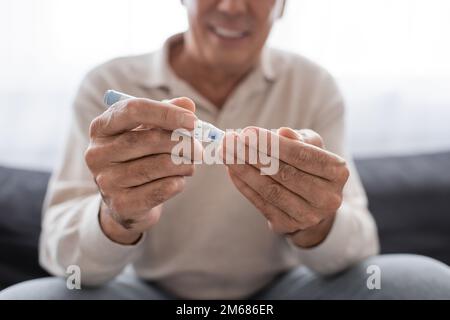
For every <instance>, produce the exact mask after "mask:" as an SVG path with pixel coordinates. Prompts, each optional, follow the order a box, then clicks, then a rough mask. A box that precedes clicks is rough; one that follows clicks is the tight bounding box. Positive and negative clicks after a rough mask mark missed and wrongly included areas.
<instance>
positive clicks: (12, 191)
mask: <svg viewBox="0 0 450 320" xmlns="http://www.w3.org/2000/svg"><path fill="white" fill-rule="evenodd" d="M356 164H357V167H358V170H359V172H360V174H361V178H362V180H363V183H364V186H365V188H366V191H367V194H368V196H369V202H370V209H371V211H372V213H373V215H374V217H375V219H376V221H377V224H378V228H379V234H380V239H381V248H382V252H383V253H396V252H403V253H418V254H424V255H427V256H431V257H434V258H436V259H439V260H441V261H443V262H445V263H447V264H450V152H447V153H439V154H427V155H416V156H408V157H388V158H379V159H361V160H357V161H356ZM48 178H49V174H48V173H47V172H36V171H26V170H18V169H11V168H4V167H0V188H1V189H0V289H1V288H3V287H6V286H9V285H11V284H14V283H17V282H20V281H24V280H28V279H32V278H36V277H42V276H46V275H47V274H46V272H45V271H44V270H42V269H41V268H40V267H39V264H38V252H37V245H38V237H39V232H40V218H41V212H40V210H41V205H42V201H43V198H44V194H45V189H46V186H47V181H48Z"/></svg>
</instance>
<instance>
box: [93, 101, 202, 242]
mask: <svg viewBox="0 0 450 320" xmlns="http://www.w3.org/2000/svg"><path fill="white" fill-rule="evenodd" d="M194 112H195V105H194V103H193V102H192V101H191V100H190V99H188V98H177V99H173V100H171V101H169V102H168V103H162V102H158V101H153V100H149V99H129V100H125V101H121V102H118V103H116V104H115V105H113V106H112V107H111V108H109V109H108V110H107V111H105V112H104V113H103V114H101V115H100V116H98V117H97V118H95V119H94V120H93V121H92V123H91V126H90V133H89V134H90V145H89V148H88V149H87V150H86V153H85V160H86V163H87V166H88V167H89V170H90V171H91V173H92V174H93V176H94V179H95V182H96V184H97V186H98V189H99V191H100V193H101V195H102V198H103V202H102V205H101V209H100V217H99V221H100V225H101V227H102V230H103V232H104V233H105V235H106V236H107V237H108V238H110V239H111V240H112V241H115V242H117V243H120V244H133V243H136V242H137V241H138V240H139V239H140V237H141V235H142V233H143V232H144V231H146V230H148V229H149V228H150V227H151V226H153V225H154V224H155V223H157V222H158V220H159V218H160V215H161V211H162V203H164V202H165V201H166V200H168V199H170V198H172V197H173V196H175V195H176V194H178V193H180V192H181V191H182V190H183V189H184V186H185V177H186V176H191V175H192V174H193V173H194V164H181V165H176V164H174V163H173V161H172V158H171V157H172V155H171V151H172V149H173V147H174V146H175V145H176V144H177V143H178V141H171V134H172V131H173V130H174V129H179V128H184V129H187V130H189V131H191V130H193V129H194V125H195V120H196V117H195V115H194ZM192 143H193V145H194V148H193V150H194V151H193V152H194V153H195V152H196V150H200V149H199V148H201V145H200V144H199V143H198V142H195V141H193V142H192ZM176 156H179V155H176ZM181 156H183V157H185V158H188V159H192V156H193V154H190V155H185V154H184V155H181ZM183 163H185V162H183Z"/></svg>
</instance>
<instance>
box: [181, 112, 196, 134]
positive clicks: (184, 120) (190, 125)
mask: <svg viewBox="0 0 450 320" xmlns="http://www.w3.org/2000/svg"><path fill="white" fill-rule="evenodd" d="M178 117H179V118H178V123H179V124H180V126H181V127H183V128H185V129H188V130H194V128H195V121H197V117H196V116H195V115H194V114H193V113H187V112H184V113H180V114H179V115H178Z"/></svg>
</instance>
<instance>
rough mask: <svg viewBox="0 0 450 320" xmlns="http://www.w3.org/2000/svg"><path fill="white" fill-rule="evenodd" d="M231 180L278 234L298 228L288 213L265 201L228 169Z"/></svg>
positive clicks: (288, 232)
mask: <svg viewBox="0 0 450 320" xmlns="http://www.w3.org/2000/svg"><path fill="white" fill-rule="evenodd" d="M228 174H229V176H230V178H231V181H232V182H233V184H234V185H235V186H236V188H237V189H238V190H239V191H240V192H241V193H242V194H243V195H244V196H245V197H246V198H247V199H248V200H249V201H250V202H251V203H253V205H254V206H255V207H256V208H257V209H258V210H259V211H260V212H261V213H262V214H263V215H264V217H265V218H266V219H267V220H268V222H269V228H271V229H272V230H273V231H274V232H276V233H280V234H290V233H293V232H296V231H297V230H298V228H297V223H296V221H295V220H294V219H292V218H291V217H290V216H289V215H288V214H286V213H285V212H283V211H282V210H280V209H278V208H277V207H275V206H274V205H272V204H270V203H269V202H267V201H265V200H264V199H263V198H262V197H261V196H260V195H259V194H258V193H257V192H256V191H254V190H253V189H252V188H250V187H249V186H248V185H247V184H246V183H245V182H244V181H243V180H241V179H240V178H239V177H238V176H236V175H235V174H233V173H232V172H231V171H229V170H228Z"/></svg>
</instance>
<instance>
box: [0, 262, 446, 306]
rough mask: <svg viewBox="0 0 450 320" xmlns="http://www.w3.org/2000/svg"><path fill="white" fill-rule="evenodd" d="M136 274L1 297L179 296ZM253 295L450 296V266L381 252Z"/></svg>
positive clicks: (296, 275) (42, 285) (301, 274)
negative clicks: (375, 278) (373, 280)
mask: <svg viewBox="0 0 450 320" xmlns="http://www.w3.org/2000/svg"><path fill="white" fill-rule="evenodd" d="M371 265H375V266H378V267H379V270H380V271H381V277H380V279H381V282H380V284H381V286H380V288H379V289H377V288H376V287H375V288H373V287H372V289H369V287H368V285H367V282H368V281H367V279H368V278H369V277H370V275H371V274H370V273H368V272H367V270H368V269H367V268H368V267H369V266H371ZM176 298H177V297H174V296H171V295H170V294H168V293H166V292H164V291H163V290H161V289H159V288H158V287H157V285H153V284H151V283H149V282H146V281H144V280H142V279H139V278H136V277H135V276H133V275H131V274H122V275H120V276H118V277H117V278H116V279H115V280H114V281H111V282H109V283H107V284H105V285H104V286H101V287H98V288H83V289H81V290H68V289H67V287H66V281H65V280H64V279H61V278H43V279H37V280H31V281H27V282H23V283H20V284H17V285H14V286H12V287H9V288H7V289H5V290H3V291H1V292H0V299H88V300H91V299H152V300H156V299H176ZM249 298H250V299H295V300H298V299H450V268H449V267H448V266H447V265H445V264H443V263H441V262H438V261H436V260H433V259H431V258H427V257H423V256H417V255H381V256H376V257H372V258H369V259H366V260H364V261H363V262H361V263H358V264H356V265H354V266H353V267H351V268H349V269H348V270H346V271H343V272H341V273H339V274H335V275H333V276H328V277H322V276H318V275H317V274H315V273H313V272H311V271H310V270H309V269H307V268H306V267H299V268H296V269H293V270H292V271H290V272H287V273H285V274H283V275H281V276H280V277H279V278H277V279H276V280H274V281H273V282H272V283H271V284H270V285H268V286H267V287H266V288H264V289H262V290H261V291H259V292H257V293H255V294H254V295H252V296H251V297H249Z"/></svg>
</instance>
